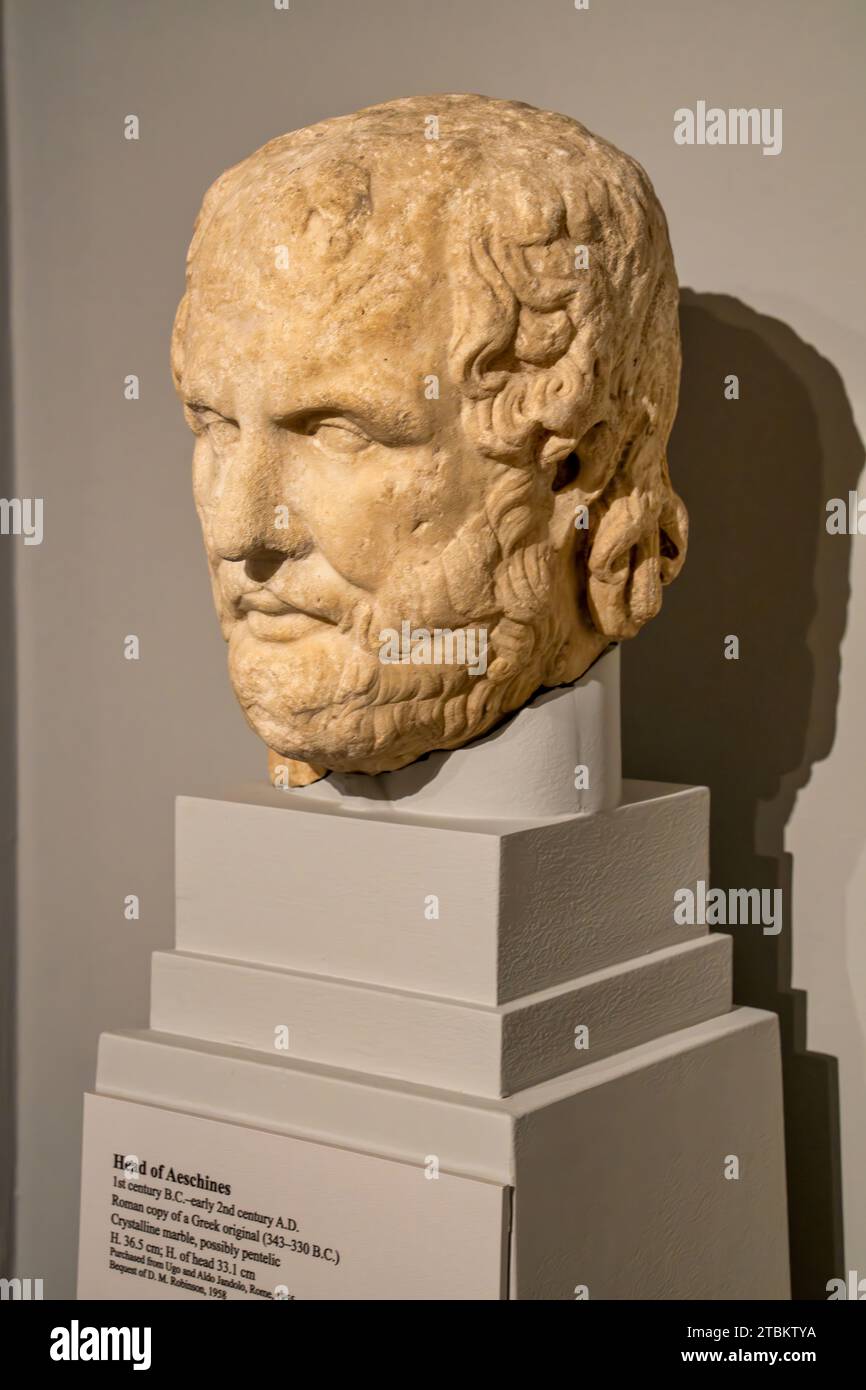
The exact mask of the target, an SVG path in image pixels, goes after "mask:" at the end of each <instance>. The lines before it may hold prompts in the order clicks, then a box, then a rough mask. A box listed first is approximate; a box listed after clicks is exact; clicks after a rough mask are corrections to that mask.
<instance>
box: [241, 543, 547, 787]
mask: <svg viewBox="0 0 866 1390" xmlns="http://www.w3.org/2000/svg"><path fill="white" fill-rule="evenodd" d="M485 529H486V532H487V534H486V536H484V535H483V534H482V533H479V532H478V531H477V530H476V531H475V532H474V534H473V535H472V538H471V540H469V539H464V542H463V544H464V547H465V546H471V547H472V549H473V550H474V551H475V555H474V557H473V558H474V559H475V562H476V563H477V564H478V565H479V566H482V565H483V566H485V567H486V566H487V564H488V563H489V559H488V557H489V541H490V538H491V536H492V535H493V532H492V529H491V528H490V527H489V526H488V527H486V528H485ZM449 550H450V547H449ZM551 561H552V549H551V547H550V545H549V544H547V543H539V542H537V541H533V542H530V543H527V544H523V545H521V546H519V547H518V548H516V549H513V550H512V553H511V554H510V555H509V557H508V558H507V559H504V560H502V561H501V562H500V564H499V566H498V567H497V569H496V572H495V579H494V595H495V599H494V603H495V607H494V609H493V611H492V612H491V611H490V610H489V609H488V610H487V611H485V612H484V613H481V614H478V615H474V616H471V617H467V615H466V614H465V613H462V614H459V615H458V614H456V613H454V614H453V615H452V617H451V618H450V619H449V620H448V621H447V622H445V621H439V622H437V624H436V626H438V627H440V628H444V627H446V626H447V627H449V628H450V629H451V630H452V631H455V632H456V631H457V630H458V629H460V628H467V627H473V628H476V629H477V628H484V629H486V630H487V634H488V637H487V647H488V650H487V663H488V664H487V670H486V672H484V673H479V674H477V675H472V674H470V672H469V670H468V669H467V667H466V666H464V665H450V666H449V665H444V664H443V665H412V664H407V665H402V664H401V665H389V664H385V663H383V662H382V661H380V659H379V651H380V647H381V641H380V636H379V634H380V633H381V632H383V631H384V630H386V629H392V630H396V631H397V632H399V631H400V627H401V623H402V622H403V621H404V620H406V619H407V617H408V615H409V614H414V615H416V616H415V617H414V619H413V620H412V622H413V627H414V626H421V625H422V624H423V622H424V620H423V619H422V618H421V617H420V616H417V615H421V614H424V613H429V612H431V611H433V610H432V609H431V607H430V605H429V603H428V604H425V601H424V596H423V594H422V593H420V592H418V590H420V588H421V584H420V581H416V584H415V589H416V595H415V597H414V601H411V602H410V603H407V601H406V596H405V594H402V595H401V600H400V608H401V611H400V612H399V613H397V614H395V612H394V604H393V601H392V603H391V605H390V607H389V606H388V603H387V600H385V601H384V602H383V601H381V600H373V601H367V600H359V601H357V602H356V603H355V604H354V606H353V609H352V612H351V615H350V617H349V621H348V623H347V624H344V625H341V626H340V627H339V628H337V627H328V628H323V630H322V632H321V633H316V634H313V635H311V636H309V637H307V638H306V639H304V640H301V641H295V642H285V643H276V642H272V643H267V644H265V643H263V642H260V641H258V640H257V639H255V638H254V637H253V635H252V633H251V632H250V630H249V628H248V626H247V623H246V622H245V621H240V622H236V623H235V625H234V627H233V628H232V631H231V633H230V636H229V673H230V676H231V681H232V685H233V687H234V690H235V694H236V695H237V697H238V700H239V701H240V704H241V706H242V708H243V710H244V713H245V715H246V718H247V720H248V722H249V723H250V725H251V726H252V728H253V729H254V731H255V732H256V733H257V734H258V735H259V737H260V738H262V739H263V740H264V741H265V743H267V745H268V747H269V748H272V749H274V751H275V752H277V753H280V754H282V755H283V756H284V757H288V758H296V759H298V760H301V761H304V762H309V763H313V764H316V763H321V764H324V765H326V766H328V767H330V768H333V769H335V770H338V771H351V770H352V769H353V766H354V764H355V763H356V761H357V760H358V759H360V758H366V757H369V756H370V755H371V754H372V753H373V752H374V750H375V749H376V748H377V747H382V746H383V744H386V745H387V746H388V749H389V759H388V763H389V766H390V767H391V768H392V769H393V768H397V767H400V766H403V765H404V764H405V763H407V762H411V761H413V760H414V759H416V758H418V757H420V756H422V755H423V754H425V753H428V752H431V751H432V750H434V749H437V748H454V747H457V746H459V745H461V744H463V743H466V742H467V741H468V740H469V739H472V738H476V737H479V736H480V735H481V734H482V733H484V732H486V731H487V730H488V729H489V728H491V726H492V725H493V724H495V723H496V722H497V721H498V719H499V718H500V717H502V716H503V715H504V714H506V713H509V712H511V711H512V710H514V709H516V708H518V707H519V706H520V705H521V704H523V703H524V702H525V700H526V699H528V698H529V696H530V695H532V694H533V693H534V692H535V691H536V690H537V689H538V687H539V685H540V684H541V670H540V662H541V660H542V659H543V656H544V654H545V653H549V652H550V651H551V650H552V649H555V648H556V646H557V645H558V633H557V630H556V626H557V625H556V624H555V620H554V618H553V616H552V613H551V605H550V593H549V581H548V575H549V570H550V564H551ZM425 576H426V580H427V584H430V583H431V582H432V584H433V586H434V587H435V589H436V591H437V592H440V593H441V592H447V585H446V577H447V576H446V560H445V558H444V557H440V558H439V559H438V560H436V561H434V562H432V563H431V564H430V565H427V566H425ZM425 587H426V585H425ZM407 609H408V612H407ZM559 640H561V637H560V638H559Z"/></svg>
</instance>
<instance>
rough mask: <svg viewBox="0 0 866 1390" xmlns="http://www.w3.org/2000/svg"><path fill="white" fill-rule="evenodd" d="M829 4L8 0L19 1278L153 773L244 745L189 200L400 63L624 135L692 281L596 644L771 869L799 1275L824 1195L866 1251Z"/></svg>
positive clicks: (84, 1073)
mask: <svg viewBox="0 0 866 1390" xmlns="http://www.w3.org/2000/svg"><path fill="white" fill-rule="evenodd" d="M863 16H864V12H863V7H862V4H860V3H859V0H851V3H846V2H845V0H830V2H829V3H826V4H824V5H821V6H816V5H815V4H814V3H811V0H809V3H807V0H763V3H762V4H760V5H755V4H754V0H729V3H727V4H724V5H722V4H718V3H715V0H655V3H647V0H619V2H617V0H606V2H605V3H603V0H591V8H590V10H589V11H588V12H586V13H581V12H576V11H575V9H574V7H573V4H572V3H571V0H532V2H531V3H530V0H521V2H520V3H517V0H438V3H431V0H392V3H386V0H366V3H363V2H360V0H292V4H291V9H290V10H289V11H288V13H284V12H277V11H275V10H274V8H273V5H272V4H271V0H244V2H243V3H242V0H183V3H180V0H53V3H48V2H47V0H43V3H41V4H39V5H34V4H32V3H28V0H12V3H11V4H9V5H8V6H7V15H6V29H7V89H8V110H9V170H10V195H11V211H12V222H11V258H12V268H13V277H14V296H13V302H12V340H13V347H14V352H15V369H14V442H15V467H16V484H15V486H16V491H17V494H18V495H21V496H42V497H44V498H45V540H44V543H43V544H42V546H41V547H36V546H33V547H28V548H25V547H23V546H22V545H21V544H20V542H15V543H14V547H15V548H14V555H15V561H16V570H17V573H16V583H17V597H18V635H17V695H18V707H19V712H18V721H19V783H20V808H19V835H20V850H19V861H18V873H19V906H20V911H19V918H20V922H19V933H20V935H19V948H18V983H19V989H18V1117H17V1123H18V1189H19V1196H18V1246H17V1258H16V1272H17V1273H19V1274H20V1275H22V1276H28V1275H29V1276H31V1277H42V1278H44V1279H45V1280H46V1293H47V1295H48V1296H50V1297H60V1296H63V1295H66V1294H68V1293H70V1292H71V1291H72V1289H73V1282H74V1257H75V1245H76V1224H77V1198H78V1158H79V1143H80V1115H81V1092H82V1091H83V1090H84V1089H85V1087H87V1086H88V1085H89V1084H90V1083H91V1081H92V1076H93V1068H94V1058H95V1048H96V1040H97V1036H98V1034H99V1032H100V1031H102V1030H104V1029H107V1028H114V1027H129V1026H137V1025H141V1024H143V1023H144V1022H145V1020H146V1009H147V992H148V962H149V956H150V953H151V951H152V950H153V949H154V948H156V947H161V946H165V945H168V944H170V942H171V939H172V803H173V798H174V796H175V794H176V793H178V792H187V793H200V792H206V791H208V790H212V789H214V788H215V787H216V786H217V785H219V783H221V782H230V781H232V780H233V779H237V778H248V777H249V776H250V775H256V774H257V773H258V772H259V771H260V769H261V767H262V752H261V749H260V747H259V746H258V744H257V743H256V741H255V740H254V738H253V736H252V735H251V734H249V733H248V732H247V731H246V728H245V726H244V724H243V722H242V719H241V716H240V714H239V712H238V711H237V709H236V707H235V705H234V701H233V697H232V695H231V693H230V690H229V686H228V681H227V678H226V675H225V670H224V651H223V646H222V642H221V639H220V637H219V633H218V630H217V626H216V622H215V619H214V618H213V616H212V614H211V600H210V593H209V587H208V583H207V579H206V573H205V567H204V563H203V560H202V558H201V555H200V549H199V540H198V535H197V526H196V521H195V516H194V512H193V508H192V502H191V499H190V491H189V454H190V447H189V440H188V438H187V436H186V433H185V429H184V427H183V424H182V422H181V419H180V415H179V411H178V407H177V405H176V402H175V400H174V397H173V394H172V390H171V386H170V381H169V374H168V357H167V354H168V337H169V331H170V326H171V320H172V315H173V311H174V308H175V304H176V301H177V299H178V296H179V294H180V290H181V284H182V269H183V254H184V251H185V248H186V244H187V241H188V238H189V234H190V230H191V226H192V221H193V217H194V215H195V212H196V209H197V206H198V203H199V200H200V197H201V194H202V192H203V191H204V189H205V187H206V186H207V185H208V184H209V183H210V181H211V180H212V179H213V178H214V177H215V176H216V175H217V174H218V173H219V172H220V171H221V170H222V169H223V168H225V167H226V166H227V165H229V164H231V163H233V162H234V161H236V160H237V159H239V158H241V157H243V156H244V155H246V154H247V153H249V152H250V151H251V150H253V149H254V148H255V147H256V146H258V145H259V144H261V143H262V142H264V141H265V140H266V139H268V138H270V137H272V136H273V135H276V134H278V133H281V132H283V131H285V130H288V129H291V128H293V127H296V126H299V125H305V124H308V123H310V122H312V121H315V120H318V119H321V118H323V117H326V116H329V115H334V114H338V113H341V112H347V111H351V110H354V109H356V108H357V107H360V106H364V105H368V104H370V103H372V102H375V101H379V100H383V99H386V98H388V97H393V96H400V95H407V94H411V93H416V92H427V91H433V92H435V91H481V92H485V93H487V94H489V95H493V96H503V97H513V98H519V99H523V100H526V101H529V102H532V103H533V104H535V105H540V106H549V107H552V108H554V109H557V110H560V111H564V112H566V113H568V114H570V115H573V116H576V117H578V118H579V119H581V120H582V121H584V122H585V123H586V124H587V125H589V126H590V127H591V128H593V129H595V130H597V131H599V132H600V133H601V134H603V135H606V136H608V137H609V138H610V139H612V140H614V141H615V142H616V143H618V144H620V145H621V146H623V147H624V148H625V149H627V150H629V151H630V152H631V153H633V154H635V155H636V156H637V157H638V158H639V159H640V160H641V161H642V162H643V163H644V164H645V165H646V167H647V168H648V170H649V172H650V174H651V176H652V178H653V180H654V182H655V185H656V188H657V190H658V192H659V194H660V197H661V199H662V202H663V203H664V205H665V207H666V209H667V212H668V215H669V219H670V225H671V233H672V237H673V241H674V248H675V251H676V254H677V260H678V267H679V272H680V278H681V281H682V284H683V285H684V286H687V287H689V292H688V293H687V294H685V295H684V307H683V327H684V337H685V346H686V370H685V391H684V396H683V409H682V412H681V416H680V420H679V422H678V425H677V430H676V434H675V438H674V443H673V446H672V468H673V471H674V474H675V477H676V479H677V481H678V483H679V484H680V486H681V488H682V490H683V492H684V494H685V496H686V500H687V502H688V504H689V506H690V508H691V510H692V512H693V519H694V533H693V546H694V549H693V555H692V559H691V560H690V562H689V564H688V566H687V568H686V570H685V571H684V574H683V576H682V578H681V580H680V581H679V583H678V585H677V587H676V589H675V590H674V591H672V593H671V595H670V601H669V604H668V606H667V609H666V613H665V615H664V616H663V617H662V618H661V619H660V620H659V621H658V622H657V623H655V624H654V625H653V627H652V629H651V630H650V631H649V632H647V633H646V634H644V636H643V637H642V638H641V639H640V641H639V642H637V643H635V644H632V646H631V648H630V649H629V651H628V653H627V658H626V675H625V687H626V688H625V709H626V718H625V748H626V762H627V771H631V772H632V773H640V774H644V773H649V774H652V775H658V776H661V777H668V778H670V779H675V778H682V779H683V780H692V781H701V780H704V781H708V782H709V783H710V784H711V786H712V787H713V793H714V798H715V806H716V827H715V832H714V842H713V855H714V871H715V872H716V875H717V877H718V878H719V879H720V881H722V882H725V881H727V882H728V883H730V884H731V885H735V886H738V885H741V886H746V887H747V886H751V885H752V884H764V886H770V885H773V884H777V883H778V884H780V885H781V886H785V887H786V888H787V889H788V890H789V891H788V901H789V905H790V915H789V921H788V924H787V926H786V929H785V932H784V934H783V936H782V937H781V938H778V939H775V940H774V939H773V938H766V937H759V936H756V935H754V934H753V935H752V936H751V937H749V936H748V935H744V936H743V938H742V939H740V938H739V937H738V939H737V945H736V950H737V963H738V968H737V975H738V981H737V989H738V997H739V998H740V999H741V1000H742V1001H743V1002H766V1003H769V1004H770V1005H771V1006H772V1007H776V1008H778V1009H779V1010H780V1013H781V1016H782V1019H783V1031H784V1034H785V1039H786V1076H787V1082H788V1088H787V1094H788V1104H789V1136H788V1137H789V1148H790V1151H791V1154H792V1163H793V1164H794V1165H795V1167H794V1170H793V1171H792V1175H791V1201H792V1207H793V1216H794V1225H793V1229H794V1244H795V1260H796V1263H797V1269H798V1280H799V1283H798V1287H799V1289H800V1290H801V1292H814V1291H815V1290H816V1288H817V1289H818V1290H819V1292H820V1286H821V1284H822V1282H823V1280H824V1279H825V1278H827V1277H829V1275H830V1274H831V1273H837V1272H842V1271H841V1269H834V1268H832V1266H833V1265H834V1264H838V1262H839V1261H840V1260H842V1258H843V1257H842V1253H841V1246H840V1224H841V1218H842V1215H843V1214H844V1219H845V1226H846V1250H845V1255H844V1259H845V1262H846V1266H845V1267H849V1268H855V1269H857V1268H859V1269H860V1270H861V1271H862V1270H864V1269H866V1195H864V1190H863V1185H862V1182H861V1181H860V1175H861V1174H862V1173H863V1171H864V1169H866V1075H864V1071H866V1047H864V1031H866V936H864V932H863V927H862V919H863V915H864V905H866V796H864V793H863V784H862V776H861V773H860V769H861V767H862V764H863V754H864V746H866V738H864V734H863V724H862V716H861V713H860V710H861V706H862V703H863V701H864V699H866V661H864V655H863V653H864V650H866V641H864V638H866V552H864V544H866V542H863V541H861V540H857V539H855V540H854V541H853V542H851V543H849V542H848V540H847V539H845V538H834V539H833V540H830V539H829V538H827V537H826V534H825V533H824V531H823V527H822V519H823V505H824V501H825V500H826V498H827V497H829V496H834V495H837V494H838V492H840V491H842V490H847V488H848V487H849V486H850V487H855V486H856V480H857V476H858V474H859V472H860V468H861V465H862V447H861V445H860V440H859V435H862V432H863V420H864V414H866V401H864V396H863V387H862V378H858V376H857V368H858V367H862V323H863V321H864V314H863V303H862V299H863V276H862V273H861V264H860V262H861V246H862V228H863V225H864V212H866V209H864V206H863V190H862V181H861V179H860V176H859V169H860V157H861V140H862V135H861V131H862V123H863V105H864V98H863V82H862V63H863V28H864V18H863ZM698 99H704V100H706V101H707V102H708V103H709V104H718V105H722V106H725V107H727V106H751V105H756V106H760V107H763V106H768V107H777V106H781V107H782V108H783V109H784V150H783V152H782V154H781V155H780V156H778V157H777V158H768V157H763V156H762V155H761V153H760V151H759V150H758V149H755V148H749V147H733V148H709V147H703V148H699V147H694V148H692V147H680V146H677V145H676V144H675V143H674V141H673V138H672V131H673V112H674V110H675V108H677V107H679V106H683V105H689V106H693V105H694V103H695V102H696V101H697V100H698ZM129 113H135V114H137V115H138V116H139V117H140V120H141V139H140V141H138V142H137V143H130V142H127V141H125V140H124V139H123V138H122V122H123V118H124V117H125V116H126V115H127V114H129ZM130 372H135V373H137V374H139V376H140V378H141V383H142V397H141V400H140V401H138V402H126V401H125V400H124V398H123V377H124V376H125V375H126V374H127V373H130ZM728 372H736V373H738V374H739V375H740V378H741V399H740V401H739V402H737V403H730V402H724V401H723V399H722V378H723V376H724V375H726V374H727V373H728ZM855 388H856V390H858V391H859V395H858V394H855ZM858 428H859V435H858ZM9 544H10V542H9V541H8V539H7V540H5V541H4V542H3V545H4V547H8V546H9ZM4 553H7V552H6V551H4ZM128 633H136V634H137V635H138V636H139V637H140V639H141V650H142V659H141V660H140V661H139V662H137V663H136V662H127V661H125V660H124V659H123V653H122V643H123V638H124V636H125V635H126V634H128ZM727 633H738V634H739V635H740V638H741V650H742V654H741V659H740V661H739V662H738V663H734V662H726V661H724V660H723V657H722V639H723V637H724V635H725V634H727ZM128 893H138V894H140V896H141V903H142V916H141V920H140V921H139V922H138V923H129V922H126V921H125V920H124V916H123V910H122V905H123V899H124V896H125V895H126V894H128ZM807 1049H808V1050H807ZM834 1058H835V1059H838V1066H837V1065H836V1063H835V1062H834V1061H833V1059H834ZM840 1116H841V1119H840ZM810 1135H813V1136H814V1142H810V1141H809V1136H810ZM840 1155H841V1156H840ZM841 1184H844V1186H841ZM842 1191H844V1197H840V1192H842ZM843 1204H844V1205H843ZM813 1208H814V1209H815V1210H814V1211H813V1210H812V1209H813Z"/></svg>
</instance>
